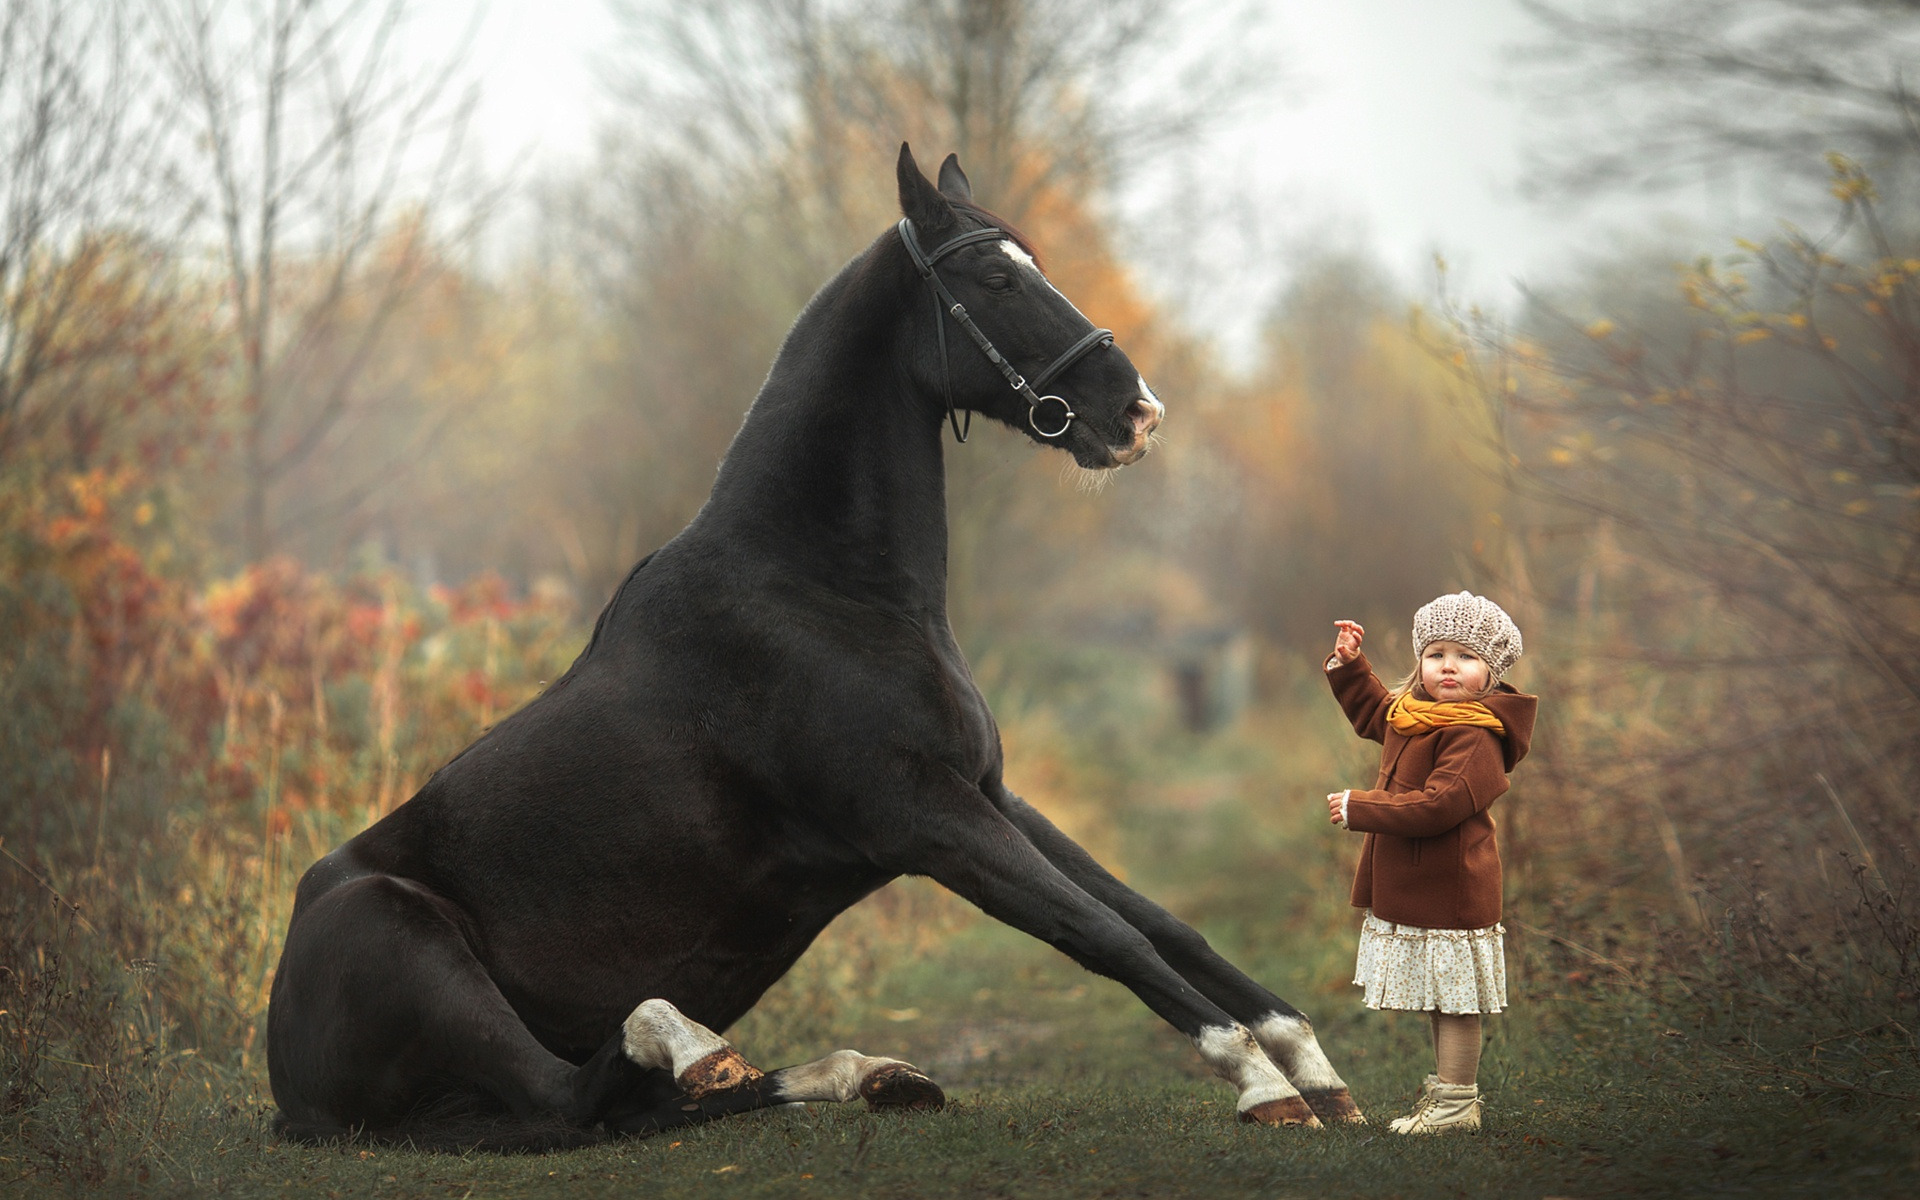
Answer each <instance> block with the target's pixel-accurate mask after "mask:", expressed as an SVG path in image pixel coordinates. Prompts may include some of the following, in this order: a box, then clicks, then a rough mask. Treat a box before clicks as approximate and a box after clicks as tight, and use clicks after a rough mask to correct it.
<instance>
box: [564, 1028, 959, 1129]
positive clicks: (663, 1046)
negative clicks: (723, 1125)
mask: <svg viewBox="0 0 1920 1200" xmlns="http://www.w3.org/2000/svg"><path fill="white" fill-rule="evenodd" d="M619 1045H620V1048H621V1057H622V1058H623V1059H625V1060H626V1061H627V1062H630V1063H632V1064H634V1065H635V1066H638V1067H641V1068H644V1069H649V1070H654V1071H660V1072H665V1073H668V1074H670V1075H671V1076H672V1078H673V1087H672V1090H671V1093H670V1094H659V1095H654V1096H651V1097H647V1096H642V1095H638V1094H636V1095H635V1096H634V1097H632V1099H631V1100H630V1101H629V1102H628V1103H626V1104H623V1105H621V1106H619V1107H617V1108H615V1109H612V1110H610V1111H608V1112H607V1113H606V1114H605V1115H604V1120H605V1122H606V1125H607V1127H608V1128H609V1129H613V1130H616V1131H618V1132H622V1133H633V1134H648V1133H658V1132H660V1131H661V1130H664V1129H670V1128H673V1127H675V1126H679V1125H689V1124H695V1123H698V1122H704V1121H711V1120H715V1119H717V1118H720V1117H725V1116H731V1115H733V1114H735V1113H742V1112H750V1111H752V1110H754V1109H758V1108H768V1107H773V1106H777V1105H783V1104H796V1103H806V1102H808V1101H834V1102H846V1101H850V1100H864V1101H866V1103H867V1107H868V1108H871V1109H874V1110H887V1109H894V1110H928V1109H937V1108H940V1107H942V1106H943V1105H944V1104H945V1103H946V1095H945V1093H943V1092H942V1091H941V1090H940V1086H939V1085H938V1084H936V1083H935V1082H934V1081H933V1080H932V1079H930V1078H928V1077H927V1076H926V1075H925V1074H924V1073H923V1072H922V1071H920V1069H919V1068H917V1067H915V1066H913V1064H911V1063H906V1062H902V1061H901V1060H899V1059H897V1058H876V1057H872V1056H869V1055H865V1054H861V1053H859V1052H858V1051H854V1050H836V1051H835V1052H833V1053H832V1054H829V1055H827V1056H826V1057H824V1058H820V1059H817V1060H815V1061H813V1062H810V1063H802V1064H800V1065H798V1066H792V1067H783V1068H781V1069H780V1070H777V1071H769V1072H764V1073H763V1072H761V1071H760V1070H759V1069H758V1068H756V1067H754V1066H753V1064H751V1063H749V1062H748V1061H747V1060H746V1059H745V1058H744V1057H742V1056H741V1054H740V1052H739V1051H738V1050H736V1049H734V1047H733V1046H732V1045H730V1044H729V1043H728V1042H727V1040H726V1039H725V1038H722V1037H721V1036H720V1035H719V1034H717V1033H714V1032H713V1031H712V1030H711V1029H708V1028H707V1027H706V1026H704V1025H702V1024H700V1023H699V1022H697V1021H694V1020H691V1019H690V1018H688V1017H687V1016H685V1015H684V1014H682V1013H681V1012H680V1011H679V1010H678V1009H676V1008H675V1007H674V1006H673V1005H672V1004H670V1003H668V1002H667V1001H665V1000H648V1001H647V1002H645V1003H644V1004H642V1005H640V1006H639V1007H638V1008H636V1009H634V1011H633V1014H632V1015H631V1016H629V1017H628V1018H627V1020H626V1023H625V1025H624V1026H623V1027H622V1029H621V1035H620V1039H619ZM592 1069H593V1068H592V1065H591V1064H590V1065H589V1068H588V1070H592Z"/></svg>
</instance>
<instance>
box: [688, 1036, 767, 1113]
mask: <svg viewBox="0 0 1920 1200" xmlns="http://www.w3.org/2000/svg"><path fill="white" fill-rule="evenodd" d="M758 1078H760V1068H758V1067H756V1066H754V1065H753V1064H752V1063H750V1062H748V1061H747V1060H746V1059H745V1058H742V1057H741V1055H740V1052H739V1051H738V1050H735V1049H734V1048H733V1047H732V1046H726V1047H723V1048H721V1049H719V1050H715V1051H714V1052H713V1053H712V1054H709V1055H707V1056H706V1057H705V1058H703V1059H700V1060H699V1061H698V1062H696V1063H694V1064H693V1065H692V1066H689V1067H688V1068H687V1069H686V1070H684V1071H682V1072H680V1075H679V1077H678V1078H677V1079H675V1080H674V1082H675V1083H676V1084H678V1085H680V1090H681V1091H683V1092H685V1093H686V1094H687V1095H688V1096H689V1097H691V1098H692V1099H695V1100H698V1099H699V1098H700V1097H702V1096H711V1095H712V1094H713V1093H715V1092H726V1091H731V1090H733V1089H734V1088H737V1087H739V1086H741V1085H742V1084H748V1083H752V1082H753V1081H754V1080H756V1079H758Z"/></svg>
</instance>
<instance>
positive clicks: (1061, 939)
mask: <svg viewBox="0 0 1920 1200" xmlns="http://www.w3.org/2000/svg"><path fill="white" fill-rule="evenodd" d="M920 775H921V778H920V780H919V781H918V783H919V786H917V787H915V788H914V789H913V790H912V807H911V809H909V810H905V811H902V810H895V811H894V812H892V813H890V814H889V815H888V818H887V819H885V820H876V821H866V822H862V826H863V827H862V829H861V830H860V831H859V834H858V837H859V839H860V840H861V841H862V842H864V843H865V844H866V848H867V849H868V852H869V853H870V854H871V855H872V857H873V860H874V861H875V862H876V863H877V864H878V865H880V866H881V867H883V868H885V869H886V870H889V871H895V872H898V873H901V874H913V875H926V876H929V877H931V878H932V879H934V880H935V881H937V882H938V883H940V884H941V885H943V886H944V887H947V888H948V889H950V890H952V891H953V892H955V893H957V894H958V895H960V896H962V897H963V898H965V899H967V900H969V901H971V902H973V903H974V904H976V905H978V906H979V907H980V909H981V910H982V911H983V912H985V913H986V914H987V915H988V916H990V917H993V918H995V919H996V920H999V921H1003V922H1005V923H1006V924H1008V925H1011V926H1013V927H1014V928H1016V929H1018V930H1020V931H1022V932H1023V933H1027V934H1030V935H1032V936H1033V937H1036V938H1039V939H1040V940H1041V941H1043V942H1046V943H1047V944H1048V945H1050V946H1052V947H1054V948H1055V949H1057V950H1059V951H1060V952H1061V953H1063V954H1065V955H1067V956H1068V957H1069V958H1071V959H1073V960H1074V961H1075V962H1077V963H1079V964H1080V965H1081V966H1083V967H1085V968H1087V969H1088V970H1089V971H1092V972H1094V973H1095V974H1099V975H1104V976H1106V977H1107V978H1109V979H1113V980H1116V981H1118V982H1120V983H1122V984H1124V985H1126V987H1127V988H1128V989H1130V990H1131V991H1132V992H1133V994H1134V995H1136V996H1138V997H1139V998H1140V1000H1141V1002H1142V1003H1144V1004H1145V1005H1146V1006H1147V1007H1148V1008H1150V1009H1152V1010H1153V1011H1154V1012H1155V1013H1156V1014H1158V1015H1159V1016H1160V1017H1161V1019H1163V1020H1165V1021H1166V1022H1167V1023H1168V1024H1170V1025H1172V1026H1173V1027H1174V1028H1176V1029H1178V1030H1180V1032H1182V1033H1184V1034H1185V1035H1187V1037H1188V1038H1190V1039H1192V1041H1193V1044H1194V1046H1195V1047H1196V1048H1197V1049H1198V1050H1199V1051H1200V1055H1201V1057H1202V1058H1203V1059H1205V1060H1206V1062H1207V1064H1208V1065H1209V1066H1210V1067H1212V1068H1213V1070H1214V1073H1215V1074H1217V1075H1219V1076H1221V1077H1222V1078H1223V1079H1225V1080H1227V1082H1228V1083H1230V1084H1231V1085H1233V1087H1234V1088H1235V1090H1236V1091H1237V1092H1238V1093H1239V1098H1238V1101H1237V1103H1236V1108H1237V1110H1238V1112H1239V1114H1240V1119H1241V1120H1243V1121H1248V1122H1254V1123H1258V1124H1264V1125H1314V1126H1317V1125H1319V1124H1320V1121H1319V1120H1318V1118H1317V1117H1315V1115H1314V1113H1313V1110H1312V1108H1311V1107H1310V1106H1309V1105H1308V1104H1307V1102H1306V1101H1305V1100H1304V1099H1303V1098H1302V1097H1301V1095H1300V1092H1299V1091H1298V1090H1297V1089H1296V1088H1295V1087H1294V1086H1293V1084H1292V1083H1290V1082H1288V1080H1287V1077H1286V1076H1285V1075H1284V1074H1282V1073H1281V1071H1280V1069H1279V1068H1278V1067H1276V1066H1275V1065H1274V1063H1273V1061H1272V1060H1271V1059H1270V1058H1269V1057H1268V1056H1267V1053H1266V1051H1265V1050H1264V1049H1262V1047H1261V1045H1260V1043H1259V1041H1258V1040H1257V1039H1256V1037H1255V1035H1254V1034H1253V1032H1252V1031H1251V1030H1249V1029H1248V1028H1247V1026H1246V1025H1245V1024H1243V1023H1242V1022H1240V1021H1238V1020H1236V1019H1234V1017H1233V1016H1231V1015H1230V1014H1229V1013H1228V1012H1226V1011H1225V1010H1224V1009H1222V1008H1221V1007H1220V1006H1219V1005H1218V1004H1216V1003H1215V1002H1214V1001H1213V1000H1211V999H1209V998H1208V997H1207V996H1206V995H1205V994H1204V993H1202V992H1201V990H1200V989H1198V988H1196V987H1195V986H1194V985H1193V984H1191V983H1189V982H1188V981H1187V980H1186V979H1185V978H1184V977H1182V976H1181V974H1180V973H1179V972H1177V971H1175V970H1174V969H1173V968H1172V967H1170V966H1169V965H1168V964H1167V962H1166V961H1165V960H1164V959H1162V958H1161V956H1160V954H1159V952H1158V951H1157V950H1156V949H1155V948H1154V945H1153V943H1152V942H1151V941H1149V940H1148V938H1147V937H1146V935H1145V934H1143V933H1142V932H1141V931H1140V930H1139V929H1138V928H1136V927H1135V926H1134V925H1133V924H1132V923H1130V922H1128V921H1127V920H1126V919H1124V918H1123V917H1121V916H1120V914H1118V913H1116V912H1115V911H1114V910H1113V909H1112V908H1110V907H1108V906H1107V905H1106V904H1104V903H1102V902H1101V901H1100V900H1099V899H1097V898H1095V897H1094V896H1093V895H1091V894H1090V893H1089V892H1088V891H1087V890H1086V889H1085V888H1083V887H1081V886H1080V885H1079V884H1078V883H1076V882H1074V881H1073V880H1072V879H1070V878H1068V877H1067V875H1066V874H1064V873H1063V872H1062V871H1061V870H1060V869H1059V868H1058V867H1056V866H1055V865H1054V864H1053V863H1052V862H1050V861H1048V859H1047V857H1046V856H1045V855H1043V854H1042V853H1041V852H1040V851H1039V850H1038V849H1037V848H1036V847H1035V846H1034V844H1033V842H1032V841H1030V840H1029V839H1028V838H1027V836H1026V834H1025V833H1023V832H1022V831H1021V830H1020V829H1019V828H1018V827H1016V826H1015V825H1014V824H1013V823H1012V822H1011V821H1009V820H1008V819H1007V818H1006V817H1005V816H1004V815H1003V814H1002V813H1001V812H1000V811H999V810H998V809H996V808H995V807H994V805H993V804H992V803H991V802H989V800H988V799H987V797H986V796H985V795H984V794H983V793H982V792H981V791H980V790H979V789H978V788H976V787H974V786H972V785H971V784H969V783H967V782H966V781H965V780H963V779H962V778H961V777H960V776H958V775H957V774H955V773H954V772H952V771H951V770H949V769H947V768H946V767H944V766H940V765H937V764H928V766H927V767H926V768H925V769H924V770H923V771H921V773H920Z"/></svg>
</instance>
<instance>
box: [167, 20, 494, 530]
mask: <svg viewBox="0 0 1920 1200" xmlns="http://www.w3.org/2000/svg"><path fill="white" fill-rule="evenodd" d="M409 10H410V5H409V4H408V2H407V0H380V2H379V3H377V4H373V5H369V4H366V3H356V2H352V0H337V2H336V0H250V2H249V3H247V4H244V5H241V6H239V7H237V8H235V7H230V6H226V5H220V4H213V3H209V2H208V0H173V2H171V3H169V4H168V5H167V6H165V7H164V9H163V10H162V13H163V15H162V16H160V17H159V18H158V24H159V27H160V33H161V46H162V60H163V68H164V72H165V80H166V83H167V85H168V86H169V88H170V89H172V91H173V93H174V94H175V95H177V96H179V97H180V98H181V100H182V111H183V122H184V124H183V128H182V131H181V132H182V135H183V136H182V138H181V140H180V142H179V143H178V144H177V145H176V147H175V149H176V152H177V153H178V154H179V156H180V161H181V163H182V164H183V165H182V177H183V179H184V180H185V181H187V182H188V184H189V185H190V186H192V187H193V188H194V191H193V193H192V203H193V205H194V211H195V212H196V213H198V214H199V215H201V216H202V217H203V218H204V221H205V225H204V228H205V230H206V231H207V232H208V233H210V234H211V235H212V237H213V241H214V244H215V245H217V247H218V261H219V264H220V270H221V272H222V274H223V276H224V279H225V283H226V287H227V291H228V300H229V303H230V305H231V317H230V327H231V331H232V340H233V346H234V359H235V362H236V370H237V376H238V378H237V381H236V384H235V389H236V391H237V399H236V407H237V410H238V411H237V416H236V425H237V442H238V447H237V459H238V464H237V469H238V474H239V489H238V490H239V493H240V494H239V497H238V501H237V504H236V507H237V509H238V524H239V540H240V544H241V548H242V551H243V553H244V554H245V556H246V557H247V558H249V559H258V558H261V557H263V556H265V555H266V554H268V553H270V552H271V551H273V550H274V549H275V548H276V547H279V546H282V545H284V544H285V542H286V539H287V537H288V535H289V533H290V532H292V531H293V530H294V528H295V527H297V526H309V527H310V526H312V525H313V524H314V523H315V522H317V521H321V520H333V521H338V520H340V519H341V518H342V517H343V516H347V515H351V514H352V513H353V512H354V511H355V510H356V509H357V507H358V506H359V505H360V504H361V503H362V502H363V501H364V499H365V497H366V496H367V495H370V494H372V493H374V492H376V491H377V490H378V489H379V488H380V487H381V486H382V483H383V481H384V480H388V479H391V478H392V477H393V476H394V474H395V472H396V471H397V470H398V469H399V468H400V467H401V466H402V465H403V464H404V463H405V462H406V461H407V460H408V458H409V457H410V455H411V454H412V453H415V452H417V450H418V449H419V445H418V442H417V441H416V440H415V439H413V438H411V437H400V438H398V439H390V440H388V441H387V443H386V444H385V446H384V447H383V449H382V452H380V453H378V454H376V455H374V456H371V457H369V458H366V459H363V460H361V461H348V460H347V459H346V458H345V457H344V456H342V455H339V454H337V453H335V452H334V451H335V450H336V449H337V442H338V439H339V438H340V437H341V435H342V431H343V429H345V428H346V427H348V426H350V425H352V424H354V423H355V422H357V421H360V420H363V419H365V418H366V417H367V415H368V414H369V413H370V412H372V411H373V410H375V409H378V408H380V407H381V406H383V405H389V404H391V403H392V402H393V397H391V396H383V395H381V394H379V392H378V389H377V388H375V387H372V386H370V385H369V378H368V376H369V372H368V365H369V363H370V362H371V361H372V360H373V359H374V358H375V357H376V355H377V354H378V353H379V351H380V350H381V347H382V345H383V343H384V342H385V340H386V339H388V338H389V337H390V336H391V335H392V333H393V327H394V323H395V318H396V314H398V313H399V312H400V311H401V310H402V309H403V308H404V307H405V305H406V303H407V302H408V300H409V298H410V297H412V296H413V295H415V294H416V293H417V292H418V290H419V289H420V288H421V287H423V286H424V285H426V284H427V283H428V281H430V280H431V278H432V277H433V275H434V272H435V270H436V269H437V267H438V265H439V264H440V263H442V262H443V261H444V255H445V252H446V248H445V246H444V245H442V244H437V239H439V240H444V241H445V242H451V243H453V244H458V242H459V241H460V240H461V239H462V237H464V236H465V234H466V233H467V232H468V231H470V229H471V227H472V224H473V222H474V221H476V220H477V219H478V218H479V217H480V216H482V215H484V213H485V211H486V209H487V198H488V196H489V195H490V192H489V191H488V189H485V188H479V187H476V185H475V181H474V180H473V179H472V178H471V176H470V174H468V173H467V170H466V169H467V165H468V163H467V159H466V157H465V153H464V152H465V146H466V141H465V136H466V131H467V122H468V117H469V115H470V113H471V110H472V101H473V93H472V91H471V89H470V88H467V89H463V87H462V74H461V70H462V60H463V55H464V46H456V47H455V48H454V49H453V50H452V51H451V52H450V53H449V54H448V55H447V56H446V57H445V58H444V59H443V60H442V61H441V62H440V63H438V64H437V65H435V66H433V67H432V68H430V69H427V70H424V71H413V70H410V69H409V68H407V67H405V66H403V65H402V63H401V62H400V60H399V57H398V55H399V46H400V41H401V38H402V36H403V34H404V33H405V29H406V23H407V20H408V17H409ZM316 461H324V462H325V463H326V469H327V472H328V473H329V474H330V475H331V476H332V477H334V478H335V479H336V480H339V481H340V482H341V483H342V484H343V486H340V487H338V488H336V489H335V490H334V491H333V492H332V494H330V495H327V496H324V497H321V498H319V500H318V502H317V503H310V504H307V505H304V506H302V507H301V508H297V509H296V510H294V511H291V512H283V511H281V510H280V508H279V503H280V500H281V499H282V493H283V492H284V491H285V489H286V487H287V485H288V482H289V480H290V478H291V477H292V476H293V475H294V473H295V472H297V471H299V470H300V469H301V468H302V467H304V466H305V465H307V464H309V463H311V462H316ZM306 532H309V533H310V532H311V530H310V529H308V530H307V531H306Z"/></svg>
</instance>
